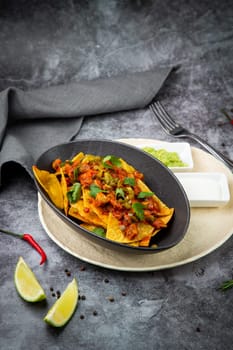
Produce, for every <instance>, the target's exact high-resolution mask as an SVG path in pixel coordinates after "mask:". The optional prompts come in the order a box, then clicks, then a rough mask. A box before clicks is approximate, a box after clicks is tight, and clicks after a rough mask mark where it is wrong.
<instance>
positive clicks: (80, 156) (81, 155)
mask: <svg viewBox="0 0 233 350" xmlns="http://www.w3.org/2000/svg"><path fill="white" fill-rule="evenodd" d="M83 158H84V153H83V152H79V153H78V154H76V155H75V156H74V157H73V158H72V163H77V164H78V163H80V162H81V160H82V159H83Z"/></svg>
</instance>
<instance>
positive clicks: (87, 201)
mask: <svg viewBox="0 0 233 350" xmlns="http://www.w3.org/2000/svg"><path fill="white" fill-rule="evenodd" d="M83 203H84V206H85V207H86V208H89V209H90V211H91V212H93V213H95V215H96V216H97V217H98V218H99V219H100V221H101V222H102V225H103V227H104V228H107V224H108V216H109V214H107V215H105V214H103V213H102V209H101V208H99V207H96V206H95V204H94V202H93V198H92V197H91V196H90V191H89V189H86V188H84V189H83Z"/></svg>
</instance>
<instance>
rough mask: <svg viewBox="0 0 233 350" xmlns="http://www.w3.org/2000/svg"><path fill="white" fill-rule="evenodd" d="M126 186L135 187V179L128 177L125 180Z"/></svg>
mask: <svg viewBox="0 0 233 350" xmlns="http://www.w3.org/2000/svg"><path fill="white" fill-rule="evenodd" d="M124 185H130V186H134V185H135V179H134V178H133V177H126V178H125V179H124Z"/></svg>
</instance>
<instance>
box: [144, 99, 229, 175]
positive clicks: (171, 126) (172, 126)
mask: <svg viewBox="0 0 233 350" xmlns="http://www.w3.org/2000/svg"><path fill="white" fill-rule="evenodd" d="M149 108H150V110H151V111H152V112H153V114H154V115H155V116H156V117H157V119H158V121H159V122H160V124H161V126H162V128H163V129H164V131H165V132H166V133H167V134H169V135H172V136H174V137H178V138H190V139H193V140H195V141H197V142H198V143H199V144H200V145H202V147H204V148H205V149H206V150H207V151H208V152H209V153H211V154H212V155H213V156H215V157H216V158H217V159H219V160H221V161H222V162H223V163H224V164H225V165H226V166H228V167H230V168H231V169H232V168H233V161H232V160H230V159H229V158H227V157H226V156H225V155H224V154H222V153H221V152H219V151H217V150H216V149H215V148H214V147H213V146H211V145H210V144H208V143H207V142H206V141H204V140H203V139H202V138H200V137H199V136H197V135H195V134H193V133H191V132H190V131H188V130H187V129H185V128H183V127H182V126H181V125H179V124H178V123H176V122H175V121H174V120H173V119H172V117H171V116H170V115H169V114H168V112H167V111H166V110H165V109H164V107H163V106H162V104H161V103H160V102H158V101H157V102H153V103H151V104H150V106H149Z"/></svg>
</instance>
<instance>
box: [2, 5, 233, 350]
mask: <svg viewBox="0 0 233 350" xmlns="http://www.w3.org/2000/svg"><path fill="white" fill-rule="evenodd" d="M0 28H1V29H0V89H1V90H3V89H5V88H7V87H9V86H16V87H20V88H24V89H30V88H35V87H43V86H50V85H55V84H59V83H64V82H70V81H78V80H80V79H93V78H97V77H99V76H111V75H113V74H118V73H123V72H128V71H130V72H133V71H141V70H148V69H151V68H153V67H156V66H173V65H175V66H177V65H178V66H179V69H178V70H177V71H176V72H175V73H174V74H173V75H172V76H171V77H170V78H169V79H168V81H167V82H166V84H165V86H164V87H163V89H162V90H161V92H160V100H162V101H163V103H164V105H166V107H167V108H168V110H169V111H170V112H171V113H172V114H174V115H176V116H177V120H179V121H180V122H182V123H184V124H185V125H186V126H187V127H188V128H190V129H191V130H193V131H195V132H197V133H198V134H199V135H200V136H202V137H204V138H206V139H207V140H208V141H209V142H210V143H212V144H213V145H214V146H216V147H217V148H218V149H220V150H221V151H222V152H224V153H225V154H226V155H228V156H231V157H232V158H233V154H232V153H233V152H232V145H233V126H232V125H230V124H229V123H228V122H227V119H226V118H225V117H224V115H223V114H222V113H221V112H220V110H221V108H228V109H230V108H232V107H233V84H232V83H233V6H232V2H231V1H227V0H223V1H221V2H220V1H217V0H214V1H209V0H206V1H195V2H192V1H178V0H175V1H168V0H165V1H160V2H159V1H152V0H147V1H140V0H135V1H116V0H109V1H107V0H106V1H101V0H96V1H84V0H82V1H71V0H70V1H66V2H65V1H61V0H58V1H52V0H50V1H44V0H42V1H26V0H25V1H23V0H19V1H13V0H9V1H1V2H0ZM102 136H104V137H105V138H109V139H112V138H123V137H147V138H156V139H160V140H167V141H171V140H172V139H171V138H170V137H169V136H167V135H166V134H165V133H164V132H163V131H162V129H161V127H160V126H159V124H158V122H157V121H155V120H154V118H153V117H152V115H151V113H150V112H149V110H148V109H145V110H138V111H130V112H127V113H123V112H122V113H115V114H112V115H104V116H93V117H88V118H86V120H85V122H84V125H83V127H82V129H81V131H80V133H79V135H78V138H87V137H97V138H99V137H102ZM48 137H49V135H48ZM38 142H39V141H38ZM195 146H196V144H195ZM0 208H1V210H0V226H1V227H5V228H8V229H11V230H15V231H19V232H30V233H32V234H33V235H34V237H35V238H36V239H37V240H38V241H40V243H41V245H42V246H43V247H45V249H46V252H47V254H48V263H47V264H46V265H43V266H39V264H38V262H39V257H38V255H37V253H36V252H35V251H34V250H33V249H31V248H30V247H29V246H28V245H27V244H25V243H24V242H22V241H20V240H14V239H13V238H11V237H7V236H5V235H1V234H0V309H1V312H0V348H1V349H2V350H22V349H33V350H42V349H43V350H44V349H50V350H63V349H65V350H69V349H72V350H74V349H88V350H92V349H102V350H103V349H108V350H115V349H117V350H122V349H127V350H132V349H134V350H138V349H140V350H141V349H148V350H149V349H150V350H152V349H158V350H167V349H173V350H176V349H177V350H182V349H189V350H190V349H195V350H197V349H204V350H206V349H214V350H225V349H231V348H232V342H233V332H232V326H233V316H232V304H233V290H229V291H228V292H226V293H222V292H221V291H219V290H218V287H219V286H220V284H221V283H222V282H223V281H224V280H226V279H229V278H232V277H233V276H232V274H233V268H232V266H233V257H232V249H233V241H232V239H229V240H228V241H227V242H226V243H225V244H224V245H223V246H221V247H220V248H219V249H217V250H216V251H215V252H212V253H211V254H209V255H208V256H206V257H204V258H202V259H200V260H197V261H195V262H193V263H190V264H188V265H185V266H181V267H177V268H174V269H170V270H164V271H158V272H145V273H136V272H119V271H113V270H108V269H104V268H100V267H96V266H93V265H91V264H88V263H84V262H83V261H81V260H79V259H77V258H75V257H72V256H70V255H69V254H68V253H66V252H65V251H63V250H62V249H61V248H59V247H58V246H57V245H56V244H55V243H53V242H52V241H51V239H50V238H49V237H48V236H47V234H46V233H45V231H44V230H43V228H42V226H41V223H40V221H39V217H38V212H37V193H36V189H35V186H34V184H33V182H32V180H31V179H30V178H29V176H28V175H27V174H26V173H25V172H24V171H23V170H22V169H20V168H19V167H11V166H9V167H8V166H7V167H6V168H5V171H4V176H3V186H2V188H1V189H0ZM19 255H22V256H23V257H24V258H25V260H26V261H27V262H28V264H29V265H30V266H31V267H32V269H33V270H34V271H35V273H36V274H37V276H38V279H39V280H40V281H41V282H42V284H43V286H44V288H45V290H46V292H47V295H48V298H47V302H46V303H42V304H40V305H29V304H27V303H25V302H24V301H23V300H21V299H20V297H19V296H18V295H17V293H16V290H15V287H14V282H13V275H14V269H15V265H16V263H17V260H18V257H19ZM65 269H69V270H70V271H71V277H68V276H67V275H66V273H65ZM74 276H75V277H76V278H77V279H78V281H79V287H80V294H81V295H82V296H84V295H85V297H86V298H85V300H80V303H79V308H78V310H77V312H76V313H75V315H74V317H73V318H72V320H71V321H70V323H69V324H68V325H67V326H66V327H65V328H64V329H62V330H56V329H52V328H49V327H48V326H47V325H46V324H45V323H44V322H43V320H42V319H43V316H44V315H45V314H46V312H47V310H48V307H50V306H51V305H52V304H53V302H54V301H55V298H54V297H53V296H52V293H51V291H50V288H51V287H53V288H54V289H55V290H60V291H62V290H63V289H64V288H65V286H66V285H67V283H68V282H69V281H70V280H71V278H72V277H74ZM122 292H123V294H124V292H125V293H126V295H122ZM109 296H113V297H114V299H115V301H114V302H110V301H109V300H108V298H109ZM94 311H96V312H97V315H94V314H93V312H94ZM81 315H83V316H84V318H83V319H82V317H81Z"/></svg>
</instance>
